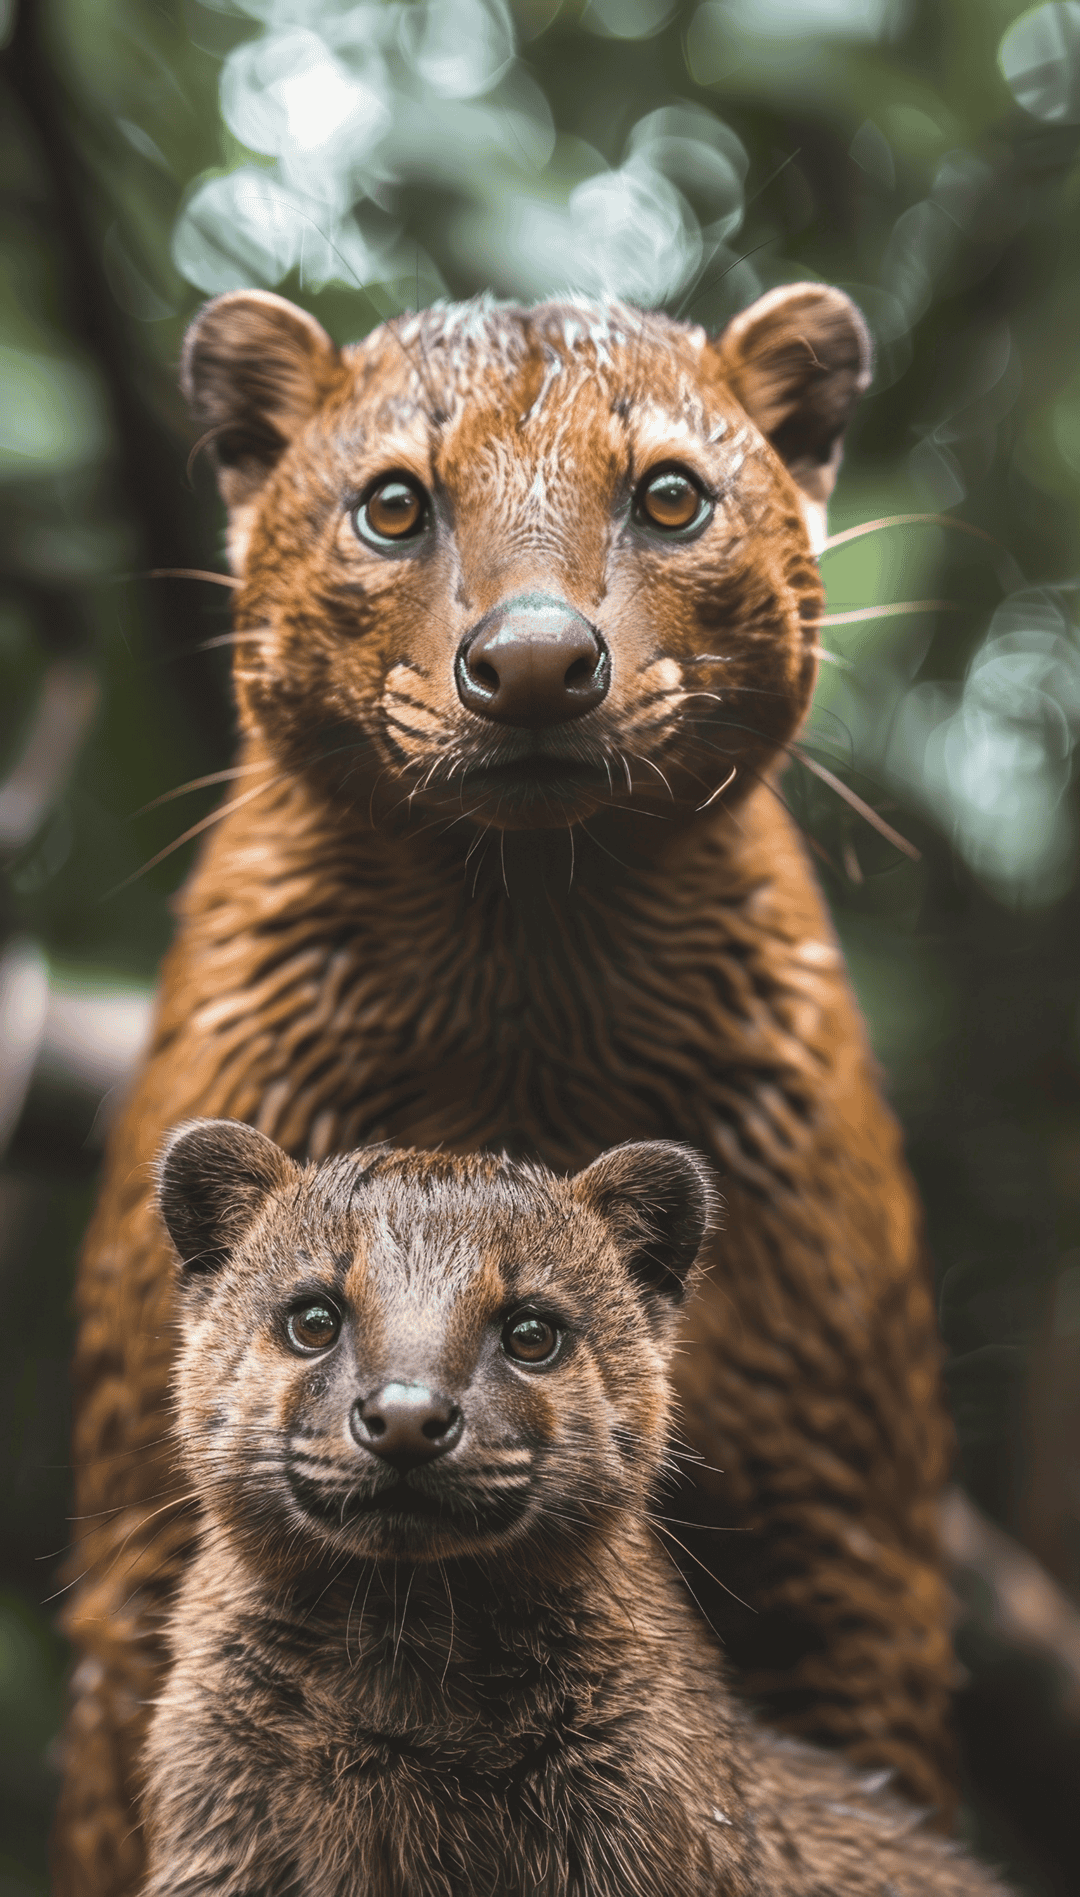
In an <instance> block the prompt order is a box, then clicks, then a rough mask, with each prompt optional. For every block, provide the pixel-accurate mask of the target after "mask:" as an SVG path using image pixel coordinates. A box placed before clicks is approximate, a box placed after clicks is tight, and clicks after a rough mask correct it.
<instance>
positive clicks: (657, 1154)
mask: <svg viewBox="0 0 1080 1897" xmlns="http://www.w3.org/2000/svg"><path fill="white" fill-rule="evenodd" d="M573 1189H574V1193H575V1195H576V1196H577V1198H579V1199H581V1200H583V1201H584V1202H585V1204H586V1205H588V1206H590V1207H591V1209H592V1210H593V1211H594V1212H598V1213H599V1214H600V1217H601V1218H603V1219H605V1220H606V1221H607V1223H608V1224H609V1225H610V1226H612V1227H613V1228H614V1231H615V1234H616V1237H617V1238H618V1240H619V1242H620V1243H621V1244H622V1245H623V1246H624V1247H625V1251H626V1262H627V1265H628V1267H629V1269H630V1272H631V1275H632V1276H633V1277H634V1278H635V1279H636V1281H637V1283H638V1284H639V1285H640V1286H641V1288H642V1290H644V1291H646V1292H650V1293H653V1294H658V1295H659V1296H660V1297H662V1298H665V1299H666V1300H667V1301H668V1302H669V1303H671V1304H680V1303H681V1302H682V1299H683V1297H684V1296H685V1294H686V1287H687V1280H688V1278H689V1276H690V1272H691V1270H692V1268H693V1265H694V1261H695V1259H696V1258H697V1255H698V1253H699V1251H700V1250H701V1245H702V1241H703V1239H704V1237H705V1234H706V1232H708V1230H709V1229H710V1227H711V1226H712V1224H713V1223H714V1220H715V1216H716V1209H717V1200H716V1193H715V1191H714V1188H713V1184H712V1176H711V1174H710V1172H709V1169H708V1167H707V1166H706V1164H705V1161H704V1160H703V1159H699V1158H698V1156H697V1154H696V1153H693V1152H691V1151H690V1150H689V1149H688V1148H687V1147H685V1146H676V1145H674V1144H673V1142H671V1141H670V1140H648V1141H640V1142H635V1143H633V1144H631V1145H627V1146H615V1147H613V1148H612V1150H611V1152H609V1153H602V1154H601V1156H600V1158H599V1159H597V1160H594V1161H593V1163H592V1165H591V1166H588V1167H586V1169H585V1171H584V1172H580V1173H578V1175H577V1177H576V1178H575V1179H574V1181H573Z"/></svg>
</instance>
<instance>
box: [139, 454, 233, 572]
mask: <svg viewBox="0 0 1080 1897" xmlns="http://www.w3.org/2000/svg"><path fill="white" fill-rule="evenodd" d="M199 445H200V446H201V443H200V444H199ZM147 578H148V579H151V580H207V581H209V583H210V585H211V586H232V587H239V586H243V584H244V582H243V580H238V579H237V578H236V576H235V574H232V573H211V572H210V571H209V569H208V568H206V567H199V566H155V567H151V569H150V572H149V573H148V574H147Z"/></svg>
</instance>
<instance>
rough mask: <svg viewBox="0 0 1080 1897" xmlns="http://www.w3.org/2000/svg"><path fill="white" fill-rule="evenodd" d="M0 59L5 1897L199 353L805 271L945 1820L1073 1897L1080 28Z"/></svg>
mask: <svg viewBox="0 0 1080 1897" xmlns="http://www.w3.org/2000/svg"><path fill="white" fill-rule="evenodd" d="M0 43H2V49H0V190H2V199H0V203H2V210H0V258H2V264H0V484H2V485H0V564H2V566H3V569H4V575H3V578H2V580H0V1149H2V1150H3V1151H4V1153H5V1157H4V1163H3V1171H2V1175H0V1286H2V1293H0V1295H2V1304H0V1309H2V1311H3V1321H2V1322H0V1418H2V1421H0V1440H2V1446H3V1453H4V1456H5V1458H6V1463H5V1474H6V1480H5V1485H4V1492H3V1503H2V1514H0V1526H2V1531H3V1539H4V1543H5V1546H6V1562H5V1570H4V1579H3V1591H2V1593H0V1897H24V1893H31V1892H34V1893H36V1892H41V1891H44V1890H45V1889H46V1888H47V1881H46V1873H45V1869H44V1864H45V1857H44V1838H45V1834H46V1831H47V1826H48V1819H49V1810H50V1805H51V1799H52V1795H53V1781H52V1777H51V1767H50V1763H49V1744H50V1740H51V1738H52V1736H53V1734H54V1733H55V1730H56V1726H57V1722H58V1719H59V1713H60V1702H61V1690H62V1680H63V1669H64V1655H63V1652H62V1649H61V1646H60V1643H59V1642H58V1640H57V1638H56V1636H55V1634H54V1633H53V1631H52V1615H53V1612H54V1611H55V1609H54V1602H53V1601H52V1599H51V1598H50V1597H51V1596H52V1595H53V1593H54V1589H55V1587H56V1585H57V1581H56V1565H57V1556H58V1553H59V1552H60V1551H61V1550H63V1549H64V1548H65V1547H66V1546H67V1544H68V1542H69V1540H70V1539H77V1536H78V1524H77V1523H76V1524H70V1523H69V1522H68V1520H67V1515H68V1486H69V1472H68V1466H67V1465H68V1446H67V1431H68V1395H67V1370H66V1365H67V1357H68V1352H69V1348H70V1342H71V1309H70V1297H71V1284H72V1274H73V1264H74V1258H75V1253H76V1249H77V1245H78V1242H79V1237H80V1233H81V1230H82V1227H83V1225H84V1222H85V1219H86V1217H87V1213H88V1209H89V1206H90V1204H91V1201H92V1198H93V1193H94V1188H95V1177H96V1170H97V1166H98V1163H99V1155H100V1149H101V1141H102V1136H103V1132H104V1129H105V1128H106V1126H107V1124H108V1118H109V1113H110V1106H111V1104H112V1102H113V1101H114V1100H115V1098H116V1094H117V1090H118V1089H120V1088H122V1086H123V1084H124V1077H125V1074H126V1073H127V1072H128V1071H129V1069H130V1065H131V1063H132V1062H133V1060H134V1059H135V1058H136V1057H137V1054H138V1050H139V1047H140V1045H141V1042H142V1039H143V1036H144V1034H145V1032H146V1026H147V1019H148V1011H149V1006H150V997H151V993H152V987H153V982H154V976H155V969H156V966H157V962H158V959H159V957H160V955H161V953H162V950H163V948H164V946H165V944H166V942H167V941H168V939H169V935H170V930H171V922H170V907H169V898H170V895H171V892H172V891H173V890H175V889H176V887H177V886H178V884H179V882H180V881H181V880H182V878H183V876H184V875H185V873H186V871H187V869H188V867H189V865H190V862H191V858H192V851H193V850H194V848H196V847H197V843H196V842H195V841H192V840H191V836H190V833H191V832H192V831H193V830H197V829H198V827H199V825H200V823H201V821H202V819H204V818H205V817H207V816H208V815H209V813H210V811H211V810H212V809H213V808H214V805H215V801H216V799H217V797H218V790H217V788H216V787H213V786H209V787H207V786H204V787H202V788H197V789H194V790H190V791H188V792H186V793H185V794H184V795H183V796H181V797H179V798H177V799H176V800H175V801H174V800H172V799H170V798H169V793H170V792H172V791H174V790H176V789H177V787H179V786H183V785H186V784H188V783H189V781H190V780H192V779H200V778H204V777H207V776H209V775H211V774H212V773H214V772H216V771H220V770H222V769H224V768H225V767H226V766H227V765H228V763H229V761H230V755H231V744H232V714H231V709H230V698H229V688H228V672H227V665H226V663H225V653H224V652H223V650H222V649H221V646H220V643H219V642H220V641H221V639H222V635H223V634H224V633H225V632H226V631H227V626H228V594H227V592H226V591H225V589H223V588H220V587H218V586H215V585H214V584H213V583H212V582H211V581H206V580H201V579H198V578H191V577H190V576H189V577H172V576H171V574H172V570H175V569H188V570H192V569H193V570H195V571H196V572H200V571H204V570H207V571H210V572H211V573H212V572H214V571H220V570H221V569H222V567H223V564H224V563H223V557H222V551H221V545H222V543H221V516H220V510H219V507H218V503H217V499H216V494H215V492H214V488H213V481H212V478H211V475H210V473H209V471H208V470H207V468H206V467H205V466H202V465H198V464H196V465H195V466H194V467H193V468H190V469H189V468H188V466H187V459H188V455H189V452H190V449H191V446H192V441H193V435H192V431H191V430H190V428H189V427H188V424H187V422H186V420H185V417H184V414H183V412H182V408H181V405H180V402H179V398H178V396H177V393H176V363H177V357H178V352H179V347H180V340H181V337H182V334H183V330H184V325H185V323H186V321H187V319H188V318H189V316H190V315H191V313H192V311H193V310H194V309H195V308H196V306H197V305H198V303H199V301H200V299H201V298H202V297H204V296H205V295H207V294H210V293H213V292H216V291H219V290H224V289H229V288H233V287H237V286H241V285H247V284H261V285H265V286H270V287H273V288H276V289H279V290H281V291H282V292H283V293H284V294H285V295H287V296H290V297H293V298H294V299H296V300H297V301H299V302H302V303H304V304H305V305H306V306H307V307H309V308H311V309H312V310H314V311H315V312H316V313H317V314H318V316H319V317H320V318H321V320H322V321H323V322H324V323H325V324H326V326H327V327H328V328H329V329H330V331H331V332H332V333H333V335H334V336H335V337H336V338H337V339H338V340H339V341H346V340H349V339H354V338H356V337H359V336H361V335H363V334H364V333H365V332H366V331H367V330H368V329H370V328H371V327H372V326H373V325H374V324H375V323H376V322H378V321H379V320H380V319H381V318H382V317H383V316H385V315H388V314H391V313H394V312H396V311H398V310H401V309H403V308H406V307H413V306H415V305H416V304H417V303H418V302H419V303H421V304H424V303H427V302H430V301H431V300H432V299H433V298H435V297H437V296H447V295H448V296H452V297H459V296H468V295H471V294H473V293H475V292H476V291H478V290H481V289H485V288H489V287H490V288H492V289H494V290H495V291H496V292H497V293H498V294H500V295H505V296H514V297H519V298H525V299H531V298H533V297H538V296H542V295H545V294H548V293H554V292H558V291H560V290H565V289H567V288H573V289H578V290H583V291H588V292H592V293H601V294H603V293H612V294H618V295H621V296H624V297H626V298H629V299H630V300H632V301H636V302H638V303H641V304H645V305H650V306H662V307H665V308H667V309H669V310H671V311H672V312H674V313H676V314H681V315H689V316H692V317H694V318H695V319H697V320H699V321H701V322H704V323H706V324H708V325H710V326H711V327H719V326H720V325H722V324H723V322H724V321H725V320H726V319H727V318H728V317H729V316H730V315H731V314H732V313H733V312H734V311H736V310H737V309H739V308H741V307H742V306H743V305H745V304H746V303H748V302H749V301H750V300H751V299H752V298H753V297H754V296H755V295H757V294H758V293H759V292H760V291H761V290H762V289H764V288H768V287H769V286H771V285H772V284H775V283H780V282H784V281H786V280H789V279H796V278H823V279H825V280H828V281H829V282H833V283H839V284H842V285H843V286H844V287H845V288H847V289H848V290H849V291H850V292H851V294H852V295H853V296H854V297H855V298H856V299H857V301H858V302H859V304H860V305H861V307H862V309H863V310H864V312H865V314H866V316H867V319H868V321H869V323H870V326H871V328H872V330H873V332H874V335H875V337H876V341H877V348H878V369H877V376H876V380H875V383H874V387H873V390H872V392H871V394H870V396H869V398H868V399H867V401H866V403H865V406H864V409H863V411H862V413H861V415H860V416H859V419H858V421H857V424H856V427H855V429H854V432H853V435H852V437H851V440H850V444H849V450H848V455H847V460H846V462H845V466H844V471H843V475H842V478H841V481H840V485H839V489H838V492H837V495H836V500H835V503H834V506H833V510H832V528H833V532H834V535H836V536H838V537H839V541H840V544H838V545H836V546H834V547H833V548H832V549H831V550H830V551H828V552H827V553H826V554H825V556H824V560H823V566H824V571H825V574H826V577H827V581H828V590H829V613H830V623H829V624H828V626H827V629H826V632H825V635H824V642H825V644H826V645H827V646H828V647H829V649H830V651H831V653H832V654H833V655H834V658H833V661H832V662H830V663H826V664H825V665H824V667H823V676H822V681H821V686H820V689H819V692H818V696H817V701H816V705H815V710H814V715H813V720H812V724H811V727H810V730H809V732H808V734H807V737H806V746H805V748H806V753H807V755H808V757H809V758H810V759H811V762H812V763H813V764H816V765H817V766H818V767H820V768H823V769H824V770H825V771H827V772H828V773H829V774H830V775H831V777H832V779H833V780H834V781H835V782H837V783H839V785H840V786H841V787H846V788H847V789H848V791H850V792H853V793H854V794H855V797H856V799H859V800H862V801H863V802H864V803H866V804H869V805H871V806H872V807H873V809H874V810H876V811H877V812H878V813H879V816H880V818H881V819H883V820H884V822H885V824H886V825H887V826H890V827H891V829H892V830H894V831H895V832H897V833H898V834H899V835H900V836H901V838H902V839H903V840H904V841H905V843H906V844H907V845H908V846H909V848H908V849H900V848H898V847H897V846H896V844H895V843H894V842H893V841H891V840H890V838H889V837H888V836H887V835H883V834H882V833H881V831H880V829H879V828H876V827H874V825H873V824H872V823H870V822H868V821H867V819H866V817H865V816H864V815H862V814H860V811H859V809H858V808H857V807H855V806H854V805H853V804H852V803H851V802H850V801H849V800H848V799H845V798H844V797H843V796H842V795H841V794H839V792H838V791H837V790H836V789H835V788H834V787H833V784H831V783H830V782H828V781H826V779H824V778H823V777H822V776H821V775H819V774H818V773H817V772H815V771H814V770H813V769H811V768H809V766H807V765H805V764H802V763H798V762H796V763H793V764H792V765H791V767H790V769H789V771H788V773H787V776H786V779H785V794H786V795H787V796H788V798H789V800H790V802H791V804H792V806H793V808H794V809H795V811H796V812H797V814H798V816H799V818H800V820H801V822H802V823H803V825H804V827H805V830H806V833H807V836H808V838H809V841H810V845H811V847H812V848H813V850H814V852H815V855H816V857H817V858H818V861H819V867H820V872H821V875H822V878H823V881H824V883H825V886H826V888H827V890H828V894H829V898H830V901H831V903H832V905H833V909H834V913H835V916H836V921H837V925H838V928H839V930H840V933H841V935H842V937H843V940H844V944H845V947H846V950H847V953H848V957H849V960H850V964H851V968H852V972H853V976H854V979H855V982H856V985H857V988H858V990H859V993H860V996H861V998H862V1001H863V1004H864V1006H865V1008H866V1011H867V1014H868V1016H869V1019H870V1024H871V1029H872V1033H873V1037H874V1041H875V1045H876V1047H877V1050H878V1052H879V1055H880V1057H881V1060H882V1062H883V1063H884V1065H885V1067H886V1069H887V1073H888V1077H889V1084H890V1087H891V1090H892V1095H893V1098H894V1100H895V1102H896V1105H897V1108H898V1110H899V1112H900V1114H901V1116H902V1118H903V1120H904V1124H905V1126H906V1128H907V1133H908V1138H909V1144H910V1151H911V1156H912V1160H913V1164H914V1166H915V1170H916V1172H917V1174H918V1177H919V1181H920V1185H921V1187H922V1191H923V1193H924V1196H925V1201H926V1205H927V1211H928V1219H929V1228H930V1237H931V1243H932V1248H933V1254H934V1259H935V1264H936V1269H937V1273H938V1283H939V1295H940V1309H941V1323H942V1330H943V1334H944V1337H945V1341H946V1345H947V1349H948V1352H949V1364H948V1379H949V1389H950V1393H951V1398H952V1403H953V1410H954V1415H955V1418H956V1425H957V1431H958V1437H959V1465H958V1478H959V1481H960V1483H961V1484H962V1488H963V1494H964V1495H965V1496H966V1497H967V1498H969V1502H970V1503H971V1504H974V1508H972V1507H971V1506H969V1505H968V1503H964V1502H962V1501H961V1502H957V1504H956V1506H955V1507H954V1508H953V1510H952V1512H951V1514H950V1516H949V1534H950V1542H951V1545H952V1547H953V1552H954V1555H955V1559H956V1584H957V1591H958V1615H959V1626H958V1643H959V1651H960V1657H961V1661H962V1673H961V1677H960V1692H959V1699H958V1716H959V1721H960V1725H961V1729H962V1732H963V1735H964V1740H965V1749H966V1760H967V1764H966V1771H967V1810H966V1815H965V1824H966V1826H967V1828H968V1830H969V1832H970V1833H971V1834H972V1835H975V1836H977V1837H978V1839H979V1840H980V1841H981V1843H982V1844H983V1846H984V1848H986V1849H987V1850H988V1851H989V1852H990V1853H991V1855H993V1856H995V1857H996V1858H997V1859H998V1861H999V1862H1002V1863H1004V1864H1006V1865H1008V1866H1009V1867H1010V1869H1011V1871H1012V1874H1013V1875H1015V1876H1016V1877H1017V1879H1018V1880H1019V1881H1020V1882H1021V1885H1022V1887H1023V1889H1024V1890H1026V1891H1028V1892H1030V1893H1032V1897H1069V1893H1072V1897H1075V1892H1076V1890H1077V1889H1080V1618H1078V1617H1077V1613H1076V1607H1077V1604H1078V1603H1080V854H1078V838H1080V805H1078V797H1077V791H1076V782H1075V779H1076V760H1075V757H1074V753H1075V750H1076V746H1077V742H1078V740H1080V633H1078V631H1077V623H1076V622H1077V612H1078V604H1080V602H1078V593H1080V533H1078V523H1080V244H1078V237H1080V162H1078V160H1080V4H1076V3H1075V0H1067V3H1066V4H1052V5H1043V6H1038V7H1036V8H1034V9H1031V10H1027V11H1022V10H1021V9H1019V8H1018V7H1017V6H1016V5H1015V4H1013V0H588V3H587V4H585V5H582V3H581V0H565V4H562V5H560V4H559V0H517V3H516V4H506V3H505V0H369V3H368V4H361V5H351V4H349V0H0ZM912 516H917V517H918V518H916V519H912V518H911V517H912ZM945 516H947V519H945V520H944V521H943V518H942V517H945ZM927 517H930V518H927ZM868 523H877V525H876V526H875V527H874V530H873V531H870V532H867V533H865V534H853V535H852V537H850V538H847V539H845V538H844V535H845V532H846V531H847V530H850V529H855V528H858V527H859V526H861V525H865V524H868ZM163 571H165V573H166V577H160V575H161V574H162V572H163ZM154 576H158V577H154ZM163 799H164V800H165V801H162V800H163ZM185 837H186V838H187V839H188V840H186V841H184V840H183V839H185ZM178 839H181V841H180V843H179V846H178V847H177V840H178Z"/></svg>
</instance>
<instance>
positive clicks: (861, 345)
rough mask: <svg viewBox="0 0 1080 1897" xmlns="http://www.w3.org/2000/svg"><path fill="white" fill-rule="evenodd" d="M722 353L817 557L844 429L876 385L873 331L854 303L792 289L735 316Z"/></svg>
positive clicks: (834, 293)
mask: <svg viewBox="0 0 1080 1897" xmlns="http://www.w3.org/2000/svg"><path fill="white" fill-rule="evenodd" d="M713 347H714V348H715V350H716V353H717V355H718V357H719V363H720V371H721V374H722V375H723V377H724V380H725V381H726V382H727V384H728V386H729V387H730V389H731V390H732V392H733V393H734V395H735V396H736V397H737V398H738V400H739V402H741V404H742V406H743V408H744V409H745V410H746V412H747V414H748V415H749V417H750V419H751V421H752V422H754V423H755V424H756V426H757V427H758V428H760V430H761V432H762V434H763V435H764V436H765V439H766V440H767V441H769V442H770V443H771V444H772V446H773V447H774V448H775V449H776V452H777V454H778V455H779V456H780V459H781V461H783V462H784V464H785V466H786V467H787V468H788V470H789V472H790V473H791V475H792V477H793V478H794V480H795V481H796V482H797V483H798V485H799V487H800V488H801V489H802V491H803V494H804V495H805V496H806V503H807V505H806V509H805V511H806V514H807V521H808V525H809V527H810V532H811V538H812V539H813V540H814V542H815V551H817V549H818V548H819V547H820V545H821V543H822V541H823V540H824V537H825V504H826V502H827V501H828V498H829V495H830V494H831V493H832V490H833V487H834V485H835V482H836V476H837V473H838V471H839V467H840V459H841V454H842V449H843V438H844V430H845V428H846V427H847V425H848V423H849V421H850V420H851V417H852V415H853V413H854V411H855V407H856V404H857V403H858V400H859V397H860V396H861V395H863V394H864V393H865V391H866V389H867V388H868V386H869V383H870V377H871V375H872V373H873V366H874V352H873V345H872V343H871V341H870V332H869V330H868V329H867V327H866V324H865V322H864V321H863V318H862V316H861V314H860V312H859V311H858V310H857V309H856V307H855V305H854V303H853V302H852V301H851V298H850V297H849V296H845V295H844V292H843V291H842V290H833V289H830V288H829V286H828V285H827V284H823V283H785V284H781V285H780V287H779V289H776V290H770V291H769V292H768V294H767V295H766V296H762V297H759V298H758V300H757V302H756V303H751V305H750V307H749V309H746V310H743V311H742V312H741V314H740V315H738V316H736V317H734V318H733V319H732V321H731V322H730V323H729V324H728V326H727V328H726V329H725V330H724V331H723V332H722V334H721V335H720V336H719V337H718V338H717V340H716V342H715V344H714V345H713Z"/></svg>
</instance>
